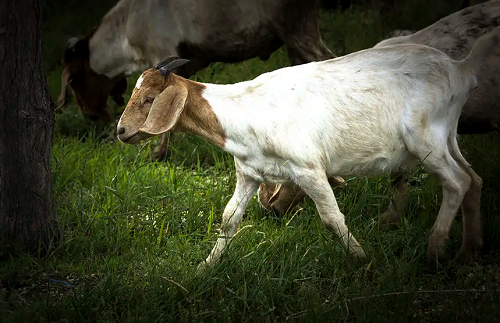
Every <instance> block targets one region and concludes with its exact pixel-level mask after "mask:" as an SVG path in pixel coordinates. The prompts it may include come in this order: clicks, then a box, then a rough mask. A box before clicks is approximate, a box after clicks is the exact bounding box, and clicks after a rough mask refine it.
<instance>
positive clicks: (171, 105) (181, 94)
mask: <svg viewBox="0 0 500 323" xmlns="http://www.w3.org/2000/svg"><path fill="white" fill-rule="evenodd" d="M187 96H188V90H187V88H186V87H185V86H184V85H182V84H175V85H171V86H167V88H166V89H165V90H163V92H161V93H160V94H158V96H156V98H155V99H154V101H153V104H152V105H151V110H149V114H148V117H147V119H146V121H145V122H144V124H143V125H142V126H141V128H140V129H139V132H143V133H146V134H149V135H159V134H161V133H164V132H167V131H169V130H171V129H172V128H173V127H174V126H175V124H176V123H177V121H179V117H180V116H181V113H182V111H184V105H185V104H186V99H187Z"/></svg>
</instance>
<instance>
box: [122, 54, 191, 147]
mask: <svg viewBox="0 0 500 323" xmlns="http://www.w3.org/2000/svg"><path fill="white" fill-rule="evenodd" d="M187 62H189V61H188V60H186V59H180V58H178V57H169V58H167V59H165V60H163V61H162V62H160V63H158V65H156V66H155V67H154V68H150V69H148V70H146V71H145V72H144V73H142V75H141V76H140V77H139V79H138V80H137V84H136V86H135V88H134V90H133V92H132V96H131V97H130V101H129V102H128V104H127V107H126V108H125V110H124V111H123V114H122V116H121V118H120V121H119V122H118V126H117V134H118V138H119V139H120V140H121V141H123V142H126V143H129V144H133V143H136V142H138V141H140V140H142V139H146V138H148V137H151V136H155V135H158V134H160V133H164V132H167V131H169V130H171V129H172V128H173V127H174V126H175V124H176V123H177V121H178V120H179V117H180V115H181V113H182V111H183V110H184V105H185V103H186V99H187V95H188V90H187V88H186V86H185V85H184V84H180V83H179V82H178V81H177V82H176V81H175V80H173V79H172V77H171V74H170V73H171V72H172V71H173V70H174V69H176V68H178V67H180V66H182V65H184V64H186V63H187Z"/></svg>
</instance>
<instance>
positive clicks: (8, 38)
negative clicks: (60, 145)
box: [0, 0, 57, 253]
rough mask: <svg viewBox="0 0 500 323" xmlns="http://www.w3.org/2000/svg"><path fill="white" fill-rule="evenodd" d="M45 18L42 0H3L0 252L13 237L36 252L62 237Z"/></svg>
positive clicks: (0, 10) (0, 39) (0, 26)
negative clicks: (53, 170) (54, 170)
mask: <svg viewBox="0 0 500 323" xmlns="http://www.w3.org/2000/svg"><path fill="white" fill-rule="evenodd" d="M41 22H42V19H41V9H40V1H39V0H1V1H0V74H1V75H0V253H2V251H3V252H5V248H6V246H7V245H10V244H11V243H13V244H15V245H17V246H20V247H21V248H22V249H23V250H25V251H28V252H37V251H39V250H43V249H45V248H47V247H48V245H49V244H50V243H51V241H52V240H53V239H54V238H55V237H57V223H56V221H55V217H54V213H53V206H52V177H51V172H50V154H51V148H52V147H51V145H52V132H53V129H54V114H53V109H52V100H51V98H50V96H49V93H48V90H47V83H46V80H45V71H44V67H43V55H42V28H41V26H42V25H41Z"/></svg>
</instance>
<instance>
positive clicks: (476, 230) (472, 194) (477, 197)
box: [449, 138, 483, 258]
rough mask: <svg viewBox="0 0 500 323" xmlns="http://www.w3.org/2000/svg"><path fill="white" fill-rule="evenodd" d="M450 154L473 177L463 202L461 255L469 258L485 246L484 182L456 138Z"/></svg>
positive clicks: (452, 139) (453, 139)
mask: <svg viewBox="0 0 500 323" xmlns="http://www.w3.org/2000/svg"><path fill="white" fill-rule="evenodd" d="M449 146H450V153H451V155H452V156H453V158H454V159H455V160H456V162H457V163H458V164H459V165H460V166H461V167H462V169H463V170H464V171H465V172H466V173H467V174H468V175H469V176H470V177H471V184H470V187H469V190H468V191H467V193H465V196H464V199H463V201H462V216H463V238H462V247H461V248H460V251H459V255H461V256H463V257H465V258H468V257H470V256H471V255H472V253H473V252H474V251H475V250H476V249H477V248H478V247H480V246H482V244H483V237H482V232H481V214H480V212H479V207H480V201H481V188H482V185H483V180H482V179H481V177H479V176H478V175H477V174H476V172H475V171H474V170H473V169H472V168H471V166H470V164H469V163H468V162H467V161H466V160H465V158H464V157H463V156H462V153H461V152H460V149H459V148H458V143H457V140H456V138H451V143H450V145H449Z"/></svg>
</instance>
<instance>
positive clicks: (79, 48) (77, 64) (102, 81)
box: [57, 37, 127, 123]
mask: <svg viewBox="0 0 500 323" xmlns="http://www.w3.org/2000/svg"><path fill="white" fill-rule="evenodd" d="M62 65H63V71H62V75H61V83H62V84H61V93H60V94H59V99H58V100H57V108H58V109H60V108H62V107H63V106H64V105H65V103H66V102H65V98H66V91H67V85H68V84H69V85H70V86H71V88H72V89H73V92H74V94H75V97H76V100H77V102H78V105H79V106H80V110H81V111H82V114H83V116H84V117H86V118H88V119H90V120H92V121H97V120H101V121H102V122H104V123H109V122H110V121H111V116H110V114H109V111H108V108H107V105H106V102H107V99H108V95H110V96H111V97H112V98H113V100H114V101H115V102H116V104H118V105H119V106H122V105H124V103H125V102H124V99H123V94H124V93H125V91H126V90H127V80H126V78H125V77H124V76H119V77H115V78H113V79H110V78H108V77H107V76H105V75H99V74H97V73H96V72H94V71H93V70H92V68H91V67H90V63H89V37H85V38H83V39H77V38H74V37H72V38H70V39H69V40H68V41H67V42H66V46H65V49H64V56H63V59H62Z"/></svg>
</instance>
